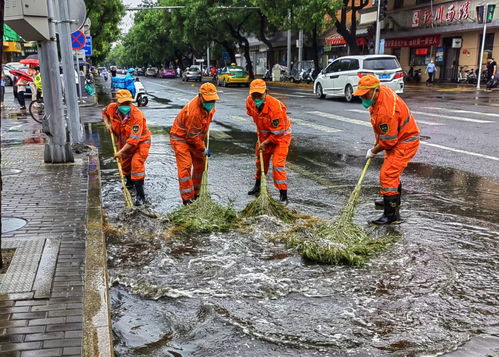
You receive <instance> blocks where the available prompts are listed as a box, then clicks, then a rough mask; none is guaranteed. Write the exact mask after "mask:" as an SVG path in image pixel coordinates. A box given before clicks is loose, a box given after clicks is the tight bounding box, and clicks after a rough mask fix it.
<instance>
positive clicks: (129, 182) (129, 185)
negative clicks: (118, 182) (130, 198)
mask: <svg viewBox="0 0 499 357" xmlns="http://www.w3.org/2000/svg"><path fill="white" fill-rule="evenodd" d="M125 178H126V188H128V190H131V189H133V188H134V187H135V185H134V183H133V181H132V176H131V175H130V174H128V175H125Z"/></svg>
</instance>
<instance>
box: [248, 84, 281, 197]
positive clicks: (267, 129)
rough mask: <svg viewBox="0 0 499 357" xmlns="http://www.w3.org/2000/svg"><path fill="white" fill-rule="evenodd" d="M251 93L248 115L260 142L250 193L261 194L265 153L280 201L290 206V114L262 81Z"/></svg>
mask: <svg viewBox="0 0 499 357" xmlns="http://www.w3.org/2000/svg"><path fill="white" fill-rule="evenodd" d="M249 94H250V95H249V96H248V98H247V99H246V113H247V114H248V115H249V116H250V117H252V118H253V121H254V122H255V124H256V133H257V136H258V142H257V145H256V175H255V186H254V187H253V188H252V189H251V190H250V191H249V192H248V195H258V194H259V192H260V180H261V175H262V173H261V165H260V153H259V151H260V150H262V154H263V165H264V170H265V174H267V171H268V169H269V164H270V158H271V157H272V167H273V171H272V173H273V177H274V185H275V187H277V189H278V190H279V199H280V201H281V202H282V203H284V204H287V203H288V179H287V174H286V168H285V167H286V158H287V156H288V151H289V144H290V143H291V122H290V121H289V119H288V116H287V114H286V107H285V106H284V104H282V102H280V101H279V100H278V99H276V98H274V97H272V96H270V95H269V94H268V91H267V84H266V83H265V81H264V80H262V79H255V80H253V81H252V82H251V84H250V90H249Z"/></svg>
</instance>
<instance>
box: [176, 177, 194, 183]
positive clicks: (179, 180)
mask: <svg viewBox="0 0 499 357" xmlns="http://www.w3.org/2000/svg"><path fill="white" fill-rule="evenodd" d="M190 179H191V177H190V176H189V177H179V178H178V182H185V181H189V180H190Z"/></svg>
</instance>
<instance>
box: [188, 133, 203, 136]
mask: <svg viewBox="0 0 499 357" xmlns="http://www.w3.org/2000/svg"><path fill="white" fill-rule="evenodd" d="M201 134H202V133H187V136H199V135H201Z"/></svg>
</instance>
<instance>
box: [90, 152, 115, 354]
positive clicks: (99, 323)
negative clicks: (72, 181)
mask: <svg viewBox="0 0 499 357" xmlns="http://www.w3.org/2000/svg"><path fill="white" fill-rule="evenodd" d="M87 202H88V204H87V240H86V246H85V279H84V282H85V283H84V299H83V356H84V357H95V356H99V357H113V356H114V348H113V337H112V336H113V335H112V324H111V316H110V301H109V275H108V271H107V251H106V241H105V238H104V231H103V216H102V199H101V181H100V165H99V156H98V152H97V151H93V152H91V153H90V155H89V157H88V201H87Z"/></svg>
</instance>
